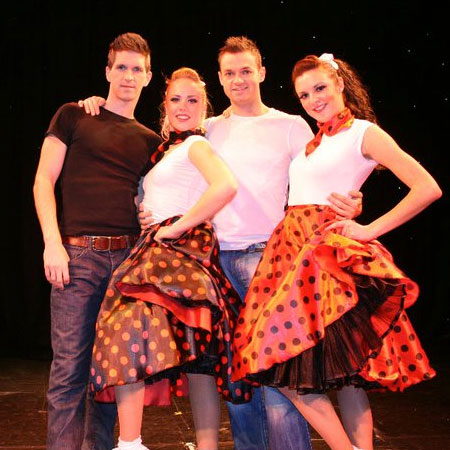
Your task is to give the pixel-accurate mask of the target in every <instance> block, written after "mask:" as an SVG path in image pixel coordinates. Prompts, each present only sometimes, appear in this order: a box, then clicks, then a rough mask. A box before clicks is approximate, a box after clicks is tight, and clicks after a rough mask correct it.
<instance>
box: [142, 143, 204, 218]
mask: <svg viewBox="0 0 450 450" xmlns="http://www.w3.org/2000/svg"><path fill="white" fill-rule="evenodd" d="M198 141H206V139H205V138H204V137H203V136H198V135H193V136H189V137H188V138H187V139H186V140H185V141H184V142H183V143H181V144H180V145H179V146H178V147H176V148H175V149H174V150H171V151H170V152H169V153H167V154H166V155H165V156H164V157H163V158H162V159H161V161H159V162H158V164H156V165H155V166H154V167H153V168H152V169H151V170H150V171H149V172H148V173H147V175H146V176H145V177H144V182H143V188H144V199H143V203H144V209H145V210H148V211H151V213H152V223H159V222H162V221H163V220H165V219H168V218H169V217H173V216H176V215H183V214H185V213H186V212H187V211H188V210H189V209H190V208H191V207H192V206H193V205H195V203H197V201H198V199H199V198H200V196H201V195H202V194H203V192H204V191H205V190H206V188H207V187H208V183H207V182H206V181H205V179H204V178H203V175H202V174H201V173H200V172H199V171H198V169H197V168H196V167H195V166H194V165H193V164H192V163H191V161H190V159H189V154H188V152H189V148H190V147H191V145H192V144H193V143H194V142H198Z"/></svg>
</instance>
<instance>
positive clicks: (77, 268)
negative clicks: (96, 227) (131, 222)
mask: <svg viewBox="0 0 450 450" xmlns="http://www.w3.org/2000/svg"><path fill="white" fill-rule="evenodd" d="M65 248H66V250H67V253H68V255H69V257H70V261H69V275H70V283H69V284H67V285H66V286H65V287H64V289H59V288H55V287H53V288H52V293H51V339H52V349H53V361H52V365H51V368H50V378H49V388H48V392H47V401H48V430H47V431H48V434H47V449H48V450H63V449H64V450H80V449H83V450H111V449H112V448H113V447H114V425H115V422H116V418H117V408H116V404H115V403H114V404H106V403H97V402H95V401H94V400H93V398H92V396H89V395H88V396H87V398H86V390H87V389H86V388H87V383H88V377H89V368H90V363H91V355H92V347H93V343H94V337H95V323H96V321H97V315H98V311H99V309H100V304H101V302H102V300H103V297H104V295H105V291H106V288H107V286H108V282H109V280H110V278H111V276H112V273H113V271H114V270H115V269H116V267H117V266H119V264H120V263H121V262H122V261H123V260H124V259H125V258H126V257H127V256H128V254H129V252H130V249H123V250H116V251H96V250H92V249H90V248H82V247H75V246H71V245H65Z"/></svg>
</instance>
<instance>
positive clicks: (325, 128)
mask: <svg viewBox="0 0 450 450" xmlns="http://www.w3.org/2000/svg"><path fill="white" fill-rule="evenodd" d="M354 120H355V116H354V115H353V114H352V112H351V111H350V110H349V109H348V108H345V109H344V111H342V112H340V113H339V114H336V115H335V116H334V117H333V118H332V119H331V120H329V121H328V122H317V126H318V127H319V131H318V132H317V134H316V135H315V136H314V138H313V139H312V140H311V141H309V142H308V143H307V144H306V156H308V155H309V154H310V153H312V152H313V151H314V150H315V149H316V148H317V147H318V146H319V144H320V142H321V141H322V136H323V135H324V134H326V135H327V136H333V135H335V134H337V133H339V131H341V130H345V129H346V128H350V127H351V126H352V124H353V121H354Z"/></svg>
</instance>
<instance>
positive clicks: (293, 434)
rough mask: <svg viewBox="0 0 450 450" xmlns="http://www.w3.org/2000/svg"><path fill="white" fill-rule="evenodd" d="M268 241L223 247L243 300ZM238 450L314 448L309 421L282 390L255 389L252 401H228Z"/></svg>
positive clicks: (224, 264)
mask: <svg viewBox="0 0 450 450" xmlns="http://www.w3.org/2000/svg"><path fill="white" fill-rule="evenodd" d="M264 248H265V243H264V242H261V243H258V244H253V245H251V246H250V247H248V248H247V249H245V250H222V251H221V252H220V262H221V265H222V268H223V270H224V272H225V274H226V275H227V276H228V279H229V280H230V282H231V284H232V285H233V286H234V288H235V289H236V291H237V292H238V294H239V295H240V296H241V298H242V300H243V299H244V298H245V295H246V293H247V290H248V287H249V284H250V281H251V279H252V277H253V274H254V273H255V270H256V267H257V265H258V263H259V260H260V259H261V255H262V252H263V251H264ZM227 407H228V413H229V416H230V421H231V430H232V432H233V440H234V444H235V449H236V450H269V449H270V450H311V449H312V447H311V440H310V436H309V428H308V423H307V422H306V420H305V419H304V417H303V416H302V415H301V414H300V413H299V412H298V410H297V408H296V407H295V406H294V405H293V404H292V403H291V401H290V400H289V399H287V398H286V397H285V396H284V395H283V394H282V393H281V392H280V391H279V390H278V389H275V388H271V387H268V386H263V387H261V388H255V389H254V390H253V397H252V400H251V401H250V402H248V403H244V404H240V405H234V404H232V403H228V402H227Z"/></svg>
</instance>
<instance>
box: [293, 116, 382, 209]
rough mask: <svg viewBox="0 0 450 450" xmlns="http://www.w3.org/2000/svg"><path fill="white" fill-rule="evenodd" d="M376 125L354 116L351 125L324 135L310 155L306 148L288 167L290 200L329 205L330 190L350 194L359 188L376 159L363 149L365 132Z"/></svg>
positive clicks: (305, 203)
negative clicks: (366, 153) (364, 152)
mask: <svg viewBox="0 0 450 450" xmlns="http://www.w3.org/2000/svg"><path fill="white" fill-rule="evenodd" d="M372 125H374V124H373V123H371V122H369V121H367V120H360V119H355V121H354V122H353V124H352V126H351V127H350V128H348V129H346V130H343V131H341V132H339V133H338V134H335V135H334V136H326V135H323V136H322V141H321V143H320V145H319V146H318V147H317V148H316V149H315V150H314V152H312V153H311V154H309V155H308V156H305V150H303V151H302V152H301V153H300V154H299V155H298V156H297V157H296V158H294V160H293V161H292V163H291V165H290V167H289V200H288V204H289V205H290V206H293V205H308V204H319V205H329V204H330V202H329V201H328V200H327V197H328V196H329V195H330V193H331V192H337V193H339V194H342V195H348V192H349V191H352V190H356V191H358V190H359V189H360V187H361V186H362V184H363V183H364V181H365V180H366V179H367V177H368V176H369V175H370V173H371V172H372V170H373V169H374V168H375V167H376V166H377V165H378V163H377V161H374V160H372V159H368V158H366V157H365V156H364V155H363V154H362V152H361V146H362V142H363V138H364V133H365V132H366V130H367V128H369V127H370V126H372Z"/></svg>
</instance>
